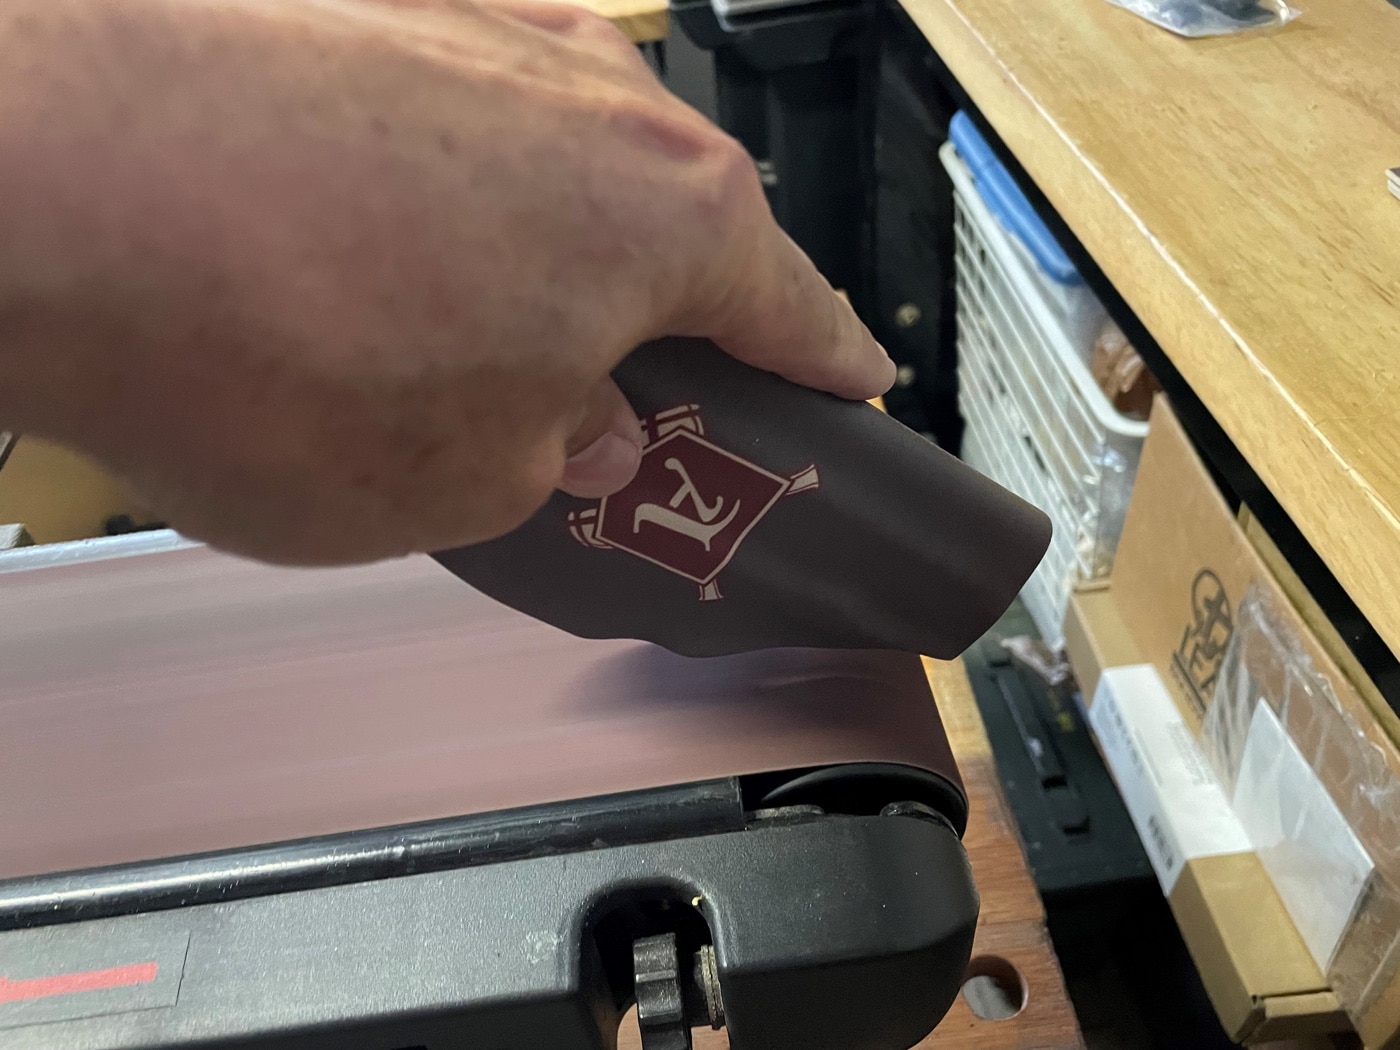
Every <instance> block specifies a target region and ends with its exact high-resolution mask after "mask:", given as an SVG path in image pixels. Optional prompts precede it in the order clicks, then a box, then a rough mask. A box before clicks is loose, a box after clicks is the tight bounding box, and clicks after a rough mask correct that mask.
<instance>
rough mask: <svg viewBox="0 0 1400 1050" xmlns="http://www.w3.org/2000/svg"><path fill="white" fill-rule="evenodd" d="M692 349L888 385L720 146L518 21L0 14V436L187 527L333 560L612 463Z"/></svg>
mask: <svg viewBox="0 0 1400 1050" xmlns="http://www.w3.org/2000/svg"><path fill="white" fill-rule="evenodd" d="M663 335H695V336H706V337H709V338H712V339H714V340H715V341H716V342H717V343H718V344H719V345H720V346H722V347H723V348H724V349H725V350H727V351H728V352H729V353H731V354H733V355H734V356H736V357H738V358H740V359H741V360H744V361H746V362H749V363H750V364H753V365H756V366H757V367H760V368H764V369H767V370H770V371H774V372H777V373H779V374H781V375H784V376H786V377H787V378H789V379H792V380H794V381H796V382H800V383H804V384H807V385H810V386H814V387H818V388H820V389H823V390H827V391H830V392H832V393H834V394H837V395H839V396H842V397H848V398H868V397H873V396H875V395H876V394H879V393H881V392H883V391H884V390H885V389H886V388H887V387H888V386H889V385H890V383H891V381H892V380H893V377H894V366H893V365H892V364H891V363H890V361H889V358H888V357H887V356H886V355H885V353H884V351H883V350H881V349H880V347H879V346H878V345H877V344H876V343H875V341H874V340H873V339H872V338H871V337H870V335H869V333H868V332H867V331H866V330H865V328H864V327H863V326H862V325H861V323H860V322H859V321H858V320H857V319H856V317H855V315H854V314H853V313H852V312H851V311H850V309H849V308H848V307H847V306H846V305H845V304H844V303H843V302H842V301H841V300H840V299H838V298H837V297H836V296H835V294H834V293H833V292H832V290H831V288H830V286H829V285H827V283H826V282H825V281H824V280H823V279H822V278H821V276H820V275H819V274H818V273H817V271H816V269H815V268H814V267H813V266H812V264H811V263H810V261H808V260H807V258H806V257H805V256H804V255H803V254H802V253H801V252H800V251H799V250H798V249H797V248H796V247H795V246H794V245H793V244H792V242H791V241H790V240H788V239H787V238H786V237H785V236H784V235H783V234H782V233H781V231H780V230H779V229H778V227H777V226H776V224H775V223H774V221H773V219H772V216H771V214H770V212H769V210H768V208H767V205H766V203H765V201H764V198H763V194H762V190H761V187H760V185H759V182H758V178H757V175H756V173H755V170H754V167H753V164H752V163H751V161H750V160H749V158H748V157H746V156H745V155H744V153H743V151H742V149H741V148H740V147H739V146H738V145H737V144H736V143H735V142H734V141H732V140H731V139H730V138H728V137H727V136H725V135H724V134H722V133H721V132H720V131H719V130H717V129H716V128H715V127H713V126H712V125H711V124H709V123H708V122H707V121H705V120H704V119H703V118H702V117H701V116H699V115H698V114H696V113H695V112H693V111H692V110H690V109H688V108H687V107H686V106H684V105H683V104H681V103H680V102H678V101H677V100H675V99H674V98H673V97H671V96H670V95H669V94H668V93H667V91H666V90H665V89H664V88H663V87H662V86H661V85H660V84H659V83H658V82H657V81H656V79H655V78H654V77H653V76H652V74H651V73H650V71H649V70H648V69H647V68H646V66H645V64H644V63H643V62H642V60H641V59H640V57H639V56H638V55H637V53H636V50H635V49H634V48H633V47H631V45H629V44H628V42H627V41H626V40H625V39H624V38H623V37H622V35H621V34H620V33H618V32H617V31H616V30H615V29H614V28H613V27H612V26H610V25H609V24H608V23H607V22H605V21H603V20H602V19H600V18H597V17H595V16H593V15H590V14H587V13H586V12H583V11H581V10H578V9H575V8H570V7H563V6H557V5H554V4H549V3H543V2H538V0H484V2H479V3H468V2H466V0H121V2H113V0H5V3H4V4H3V5H0V429H13V430H19V431H23V432H25V433H34V434H40V435H44V436H47V437H50V438H53V439H56V440H59V441H61V442H64V443H66V444H68V445H70V446H72V447H74V448H77V449H79V450H81V451H83V452H85V453H87V454H89V455H91V456H93V457H94V458H96V459H98V460H99V461H101V462H102V463H103V464H105V465H106V466H108V467H109V468H111V469H112V470H113V471H115V472H116V473H118V474H119V475H121V476H122V477H124V478H126V479H127V480H128V481H129V482H130V483H131V484H132V485H133V486H134V488H135V489H136V491H137V492H138V494H139V495H140V496H141V497H142V498H143V499H144V500H145V501H146V503H147V504H148V505H149V506H151V507H152V508H153V509H154V510H155V511H156V512H157V513H158V514H160V515H161V516H163V517H165V518H166V519H167V520H169V521H170V522H171V523H172V524H173V525H175V526H176V527H178V528H179V529H181V530H182V531H184V532H185V533H187V534H189V535H191V536H194V537H197V538H200V539H204V540H207V541H208V542H210V543H212V544H214V545H217V546H220V547H223V548H226V549H229V550H233V551H236V552H239V553H243V554H246V555H250V556H253V557H257V558H261V559H266V560H269V561H277V562H291V563H306V564H334V563H348V562H357V561H367V560H372V559H377V558H384V557H390V556H395V555H399V554H404V553H408V552H413V551H424V550H435V549H440V548H444V547H451V546H456V545H460V544H465V543H472V542H478V541H482V540H486V539H489V538H492V537H494V536H498V535H501V534H502V533H504V532H507V531H509V530H510V529H512V528H514V527H515V526H516V525H518V524H520V523H521V522H523V521H524V520H525V519H526V518H528V517H529V516H530V515H531V514H532V513H533V512H534V511H535V510H536V509H538V508H539V507H540V506H541V505H542V504H543V502H544V501H545V500H546V499H548V497H549V495H550V493H551V492H552V491H554V490H555V489H557V488H562V489H564V490H565V491H568V492H572V493H574V494H576V495H581V496H601V495H605V494H607V493H609V492H612V491H615V490H617V489H618V488H620V487H622V486H623V485H625V484H626V483H627V482H628V481H629V480H630V479H631V476H632V474H633V473H634V472H635V470H636V465H637V460H638V456H639V445H638V441H639V431H638V426H637V422H636V419H635V416H634V415H633V413H632V412H631V410H630V407H629V406H628V405H627V403H626V401H625V400H624V399H623V397H622V395H621V393H620V392H619V391H618V389H617V388H616V386H615V385H614V384H613V383H612V381H611V379H609V378H608V375H609V372H610V371H611V369H612V368H613V367H614V366H615V365H616V364H617V363H618V362H619V361H620V360H621V359H622V358H623V357H624V356H626V354H627V353H628V352H629V351H630V350H631V349H632V348H633V347H635V346H636V345H638V344H639V343H642V342H645V341H646V340H648V339H652V338H656V337H659V336H663Z"/></svg>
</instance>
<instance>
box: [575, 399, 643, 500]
mask: <svg viewBox="0 0 1400 1050" xmlns="http://www.w3.org/2000/svg"><path fill="white" fill-rule="evenodd" d="M564 452H565V454H566V455H567V456H568V459H567V460H566V461H565V463H564V475H563V477H562V478H561V479H560V481H559V488H560V489H561V490H563V491H564V492H567V493H568V494H569V495H570V496H579V497H581V498H583V499H601V498H602V497H603V496H610V495H612V494H613V493H614V492H617V491H618V490H619V489H622V488H625V487H626V486H627V484H628V483H629V482H630V481H631V480H632V479H633V478H634V477H635V476H636V474H637V467H638V466H639V465H640V464H641V462H642V426H641V424H640V423H639V422H638V421H637V414H636V412H634V411H633V410H632V406H631V405H630V404H628V402H627V398H626V397H625V396H624V395H623V393H622V391H621V390H619V389H618V388H617V384H616V383H614V382H613V381H612V378H611V377H609V376H604V377H603V378H602V379H600V380H599V381H598V384H597V385H596V386H595V387H594V388H593V391H592V393H591V394H590V395H589V398H588V405H587V407H586V408H585V410H584V416H583V422H582V423H580V424H579V426H578V428H577V429H576V430H575V431H574V433H573V434H572V436H570V438H569V440H568V442H567V443H566V445H565V447H564Z"/></svg>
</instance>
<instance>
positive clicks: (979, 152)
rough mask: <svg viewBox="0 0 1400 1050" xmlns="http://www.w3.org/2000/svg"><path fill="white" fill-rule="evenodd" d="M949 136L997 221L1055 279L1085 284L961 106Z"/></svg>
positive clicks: (953, 120) (1068, 282)
mask: <svg viewBox="0 0 1400 1050" xmlns="http://www.w3.org/2000/svg"><path fill="white" fill-rule="evenodd" d="M948 138H949V139H951V140H952V143H953V148H954V149H956V150H957V151H958V156H960V157H962V159H963V161H964V163H966V164H967V166H968V168H970V169H971V170H972V178H973V181H975V182H976V183H977V192H978V194H979V195H980V196H981V198H982V201H983V203H985V204H986V205H987V208H988V209H989V210H990V211H991V213H992V214H993V215H995V216H996V217H997V221H998V222H1000V223H1001V224H1002V226H1003V227H1004V228H1005V229H1006V230H1007V232H1009V233H1011V234H1012V235H1013V236H1015V237H1016V239H1017V240H1019V241H1020V242H1021V243H1022V244H1024V245H1025V246H1026V249H1027V251H1029V252H1030V253H1031V256H1032V258H1034V259H1035V261H1036V262H1037V263H1038V264H1039V266H1040V268H1041V269H1042V270H1044V271H1045V273H1046V276H1048V277H1049V278H1050V279H1051V280H1052V281H1055V282H1056V283H1057V284H1064V285H1082V284H1083V283H1084V278H1083V277H1081V276H1080V275H1079V271H1078V270H1076V269H1075V268H1074V263H1072V262H1070V261H1069V256H1068V255H1066V254H1065V250H1064V249H1063V248H1061V247H1060V242H1059V241H1057V240H1055V238H1054V237H1053V236H1052V235H1051V233H1050V230H1049V229H1048V228H1047V227H1046V225H1045V223H1044V222H1042V221H1041V219H1040V216H1039V215H1037V214H1036V213H1035V209H1034V208H1032V207H1031V202H1030V201H1028V200H1026V195H1025V194H1024V193H1022V192H1021V188H1020V187H1019V186H1017V185H1016V183H1015V181H1013V180H1012V178H1011V175H1010V174H1009V173H1008V172H1007V170H1006V168H1005V167H1003V166H1002V163H1001V161H999V160H997V157H996V154H995V153H993V152H992V148H991V147H990V146H988V145H987V140H986V139H984V138H983V137H982V133H981V132H979V131H978V130H977V128H976V127H975V126H974V125H973V123H972V121H971V119H970V118H969V117H968V115H967V114H966V113H964V112H962V111H961V110H959V111H958V112H957V113H955V114H953V119H952V121H951V122H950V123H949V125H948Z"/></svg>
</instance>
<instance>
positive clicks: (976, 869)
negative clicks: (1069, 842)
mask: <svg viewBox="0 0 1400 1050" xmlns="http://www.w3.org/2000/svg"><path fill="white" fill-rule="evenodd" d="M925 663H926V666H927V668H928V673H929V682H930V683H931V684H932V686H933V691H934V695H935V696H937V697H938V709H939V711H940V712H941V713H942V715H943V724H944V727H945V728H946V729H947V731H948V740H949V742H950V743H951V744H952V746H953V754H954V755H955V756H956V757H957V760H958V765H959V766H960V767H961V769H962V775H963V780H964V782H965V784H966V786H967V793H968V798H969V801H970V802H971V806H972V813H971V817H970V819H969V821H968V826H967V835H966V836H965V837H964V840H963V842H964V844H965V845H966V846H967V852H968V856H969V857H970V858H971V860H972V871H973V874H974V875H975V877H976V879H977V888H978V889H979V890H980V891H981V894H982V913H981V916H980V917H979V919H978V924H977V939H976V941H975V943H974V945H973V950H972V955H973V966H974V968H975V967H977V966H978V964H979V961H980V960H985V959H987V958H996V959H1004V960H1006V961H1007V962H1009V963H1011V964H1012V966H1014V967H1015V969H1016V971H1017V972H1018V973H1019V974H1020V975H1021V978H1022V981H1023V985H1024V988H1025V1006H1024V1007H1023V1008H1022V1010H1021V1012H1020V1013H1018V1014H1017V1015H1016V1016H1014V1017H1010V1018H1007V1019H1006V1020H1002V1021H987V1020H982V1019H981V1018H979V1017H977V1016H976V1015H975V1014H974V1013H973V1012H972V1009H971V1007H970V1006H969V1005H968V1002H967V1000H966V999H965V998H963V997H962V996H959V997H958V998H957V1000H956V1001H955V1002H954V1004H953V1008H952V1009H951V1010H950V1011H949V1012H948V1016H947V1017H945V1018H944V1019H943V1023H942V1024H940V1025H939V1026H938V1028H937V1030H935V1031H934V1033H933V1034H932V1035H931V1036H929V1037H928V1038H927V1039H925V1040H924V1041H923V1042H922V1043H920V1044H919V1046H918V1047H917V1048H916V1050H1072V1048H1079V1047H1082V1046H1083V1041H1082V1040H1081V1038H1080V1035H1079V1026H1078V1023H1077V1022H1076V1021H1075V1017H1074V1008H1073V1007H1072V1006H1071V1005H1070V1003H1069V999H1068V997H1067V996H1066V994H1065V988H1064V980H1063V978H1062V977H1061V976H1060V967H1059V963H1058V962H1057V961H1056V959H1055V952H1054V949H1053V948H1052V947H1051V946H1050V940H1049V938H1048V937H1047V936H1046V933H1045V912H1044V909H1043V908H1042V907H1041V903H1040V896H1039V894H1037V893H1036V889H1035V884H1034V883H1033V882H1032V881H1031V875H1030V870H1029V869H1028V868H1027V866H1026V859H1025V856H1024V854H1023V853H1022V852H1021V843H1020V839H1019V837H1018V835H1017V832H1016V827H1015V825H1014V824H1013V823H1012V820H1011V816H1010V813H1009V812H1008V811H1007V808H1006V801H1005V799H1004V798H1003V796H1002V793H1001V786H1000V784H999V782H998V780H997V774H996V767H995V765H994V764H993V760H992V749H991V745H990V744H989V743H988V741H987V732H986V729H985V728H984V727H983V725H982V717H981V715H979V714H978V712H977V703H976V701H975V700H974V699H973V696H972V686H971V684H970V683H969V682H968V680H967V672H966V671H965V670H964V669H963V666H962V661H960V660H958V661H953V662H951V663H943V662H940V661H934V660H928V661H925ZM618 1045H619V1048H620V1050H640V1046H641V1043H640V1040H639V1039H638V1037H637V1030H636V1025H635V1022H634V1021H633V1019H632V1018H630V1017H629V1018H628V1020H627V1021H626V1022H625V1023H624V1025H623V1027H622V1033H621V1037H620V1040H619V1043H618ZM728 1045H729V1043H728V1040H727V1039H726V1038H725V1036H724V1034H723V1033H722V1032H701V1031H697V1032H696V1033H695V1046H696V1050H727V1048H728Z"/></svg>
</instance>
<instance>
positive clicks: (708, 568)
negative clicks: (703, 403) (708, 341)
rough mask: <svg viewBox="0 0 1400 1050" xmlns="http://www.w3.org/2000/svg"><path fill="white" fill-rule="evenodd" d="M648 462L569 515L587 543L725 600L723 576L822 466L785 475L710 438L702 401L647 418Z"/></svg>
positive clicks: (813, 482)
mask: <svg viewBox="0 0 1400 1050" xmlns="http://www.w3.org/2000/svg"><path fill="white" fill-rule="evenodd" d="M642 435H643V449H642V463H641V466H640V467H639V468H638V470H637V476H636V478H634V479H633V481H632V483H631V484H630V485H628V486H627V488H625V489H623V490H622V491H621V492H618V493H616V494H614V495H612V496H608V497H606V498H605V499H603V500H600V501H599V502H598V504H597V505H596V506H593V507H589V508H588V509H586V510H581V511H574V512H572V513H571V514H570V515H569V520H568V523H569V531H570V532H571V533H573V536H574V538H575V539H576V540H578V541H579V542H580V543H582V544H583V545H584V546H586V547H594V548H598V549H600V550H619V551H625V552H626V553H628V554H631V555H633V556H635V557H638V558H642V559H643V560H645V561H649V562H651V563H652V564H654V565H659V566H660V567H661V568H663V569H668V570H669V571H671V572H673V573H675V574H676V575H678V576H683V577H685V578H686V579H688V580H690V581H692V582H693V583H696V584H698V585H699V587H700V600H701V601H713V600H715V599H718V598H720V597H722V595H721V594H720V590H719V584H718V582H717V578H718V576H719V574H720V573H721V572H722V571H723V569H724V567H725V566H726V565H728V564H729V562H730V560H731V559H732V558H733V557H734V555H735V553H737V551H738V550H739V546H740V544H742V543H743V542H744V539H745V537H747V536H748V535H749V533H750V532H752V531H753V530H754V528H755V527H757V526H758V525H759V523H760V522H761V521H762V520H763V518H764V516H765V515H766V514H767V513H768V512H769V511H770V510H772V509H773V505H774V504H776V503H777V502H778V501H779V500H780V499H783V498H784V497H787V496H792V495H796V494H797V493H800V492H808V491H811V490H812V489H815V488H817V487H818V485H819V479H818V477H817V468H816V467H815V466H810V467H807V468H806V469H805V470H802V471H799V472H798V473H797V474H794V475H792V476H790V477H783V476H781V475H779V474H774V473H773V472H772V471H770V470H766V469H764V468H763V467H761V466H759V465H758V464H756V463H752V462H750V461H749V460H747V459H744V458H743V457H742V456H739V455H737V454H736V453H734V452H730V451H728V450H726V449H723V448H720V447H719V446H718V445H716V444H714V443H713V442H712V441H710V440H708V439H707V438H706V437H705V426H704V423H703V421H702V420H701V417H700V407H699V406H698V405H680V406H678V407H676V408H671V409H667V410H666V411H664V412H658V413H656V414H655V415H654V416H650V417H648V418H647V419H644V420H643V421H642Z"/></svg>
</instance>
